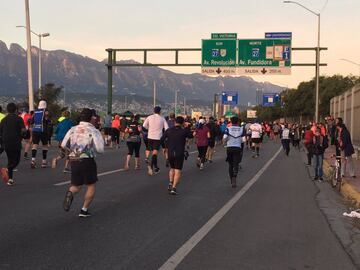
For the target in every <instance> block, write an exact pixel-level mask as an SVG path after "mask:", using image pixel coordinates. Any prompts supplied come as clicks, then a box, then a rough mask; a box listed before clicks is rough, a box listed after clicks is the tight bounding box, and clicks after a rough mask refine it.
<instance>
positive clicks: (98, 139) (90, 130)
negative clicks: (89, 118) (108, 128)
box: [61, 122, 104, 158]
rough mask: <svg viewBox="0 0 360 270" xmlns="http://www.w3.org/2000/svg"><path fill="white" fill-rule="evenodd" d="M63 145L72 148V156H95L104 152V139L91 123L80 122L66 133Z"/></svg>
mask: <svg viewBox="0 0 360 270" xmlns="http://www.w3.org/2000/svg"><path fill="white" fill-rule="evenodd" d="M61 147H63V148H68V149H70V155H69V156H70V157H79V158H94V157H95V156H96V153H103V152H104V139H103V137H102V136H101V133H100V131H99V130H97V129H96V128H95V127H94V126H93V125H92V124H91V123H88V122H80V124H79V125H77V126H75V127H72V128H71V129H70V130H69V131H68V132H67V133H66V135H65V138H64V140H63V141H62V143H61Z"/></svg>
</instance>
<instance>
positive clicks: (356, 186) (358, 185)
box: [324, 145, 360, 207]
mask: <svg viewBox="0 0 360 270" xmlns="http://www.w3.org/2000/svg"><path fill="white" fill-rule="evenodd" d="M334 154H335V148H334V146H333V145H331V146H329V148H328V149H326V151H325V156H324V173H325V175H326V176H329V174H330V171H331V168H330V166H331V165H334V162H335V160H334V159H331V158H330V156H331V155H334ZM354 164H355V175H356V178H352V177H349V175H345V177H344V178H343V185H342V187H341V194H342V195H343V196H344V197H345V198H347V199H349V200H351V201H352V202H353V203H355V204H356V205H357V206H359V207H360V160H356V159H355V158H354ZM327 178H328V179H329V177H327Z"/></svg>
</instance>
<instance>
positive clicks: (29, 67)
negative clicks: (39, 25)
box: [25, 0, 34, 111]
mask: <svg viewBox="0 0 360 270" xmlns="http://www.w3.org/2000/svg"><path fill="white" fill-rule="evenodd" d="M25 16H26V26H27V27H26V45H27V49H26V56H27V71H28V93H29V110H30V111H33V110H34V89H33V81H32V64H31V35H30V12H29V0H25Z"/></svg>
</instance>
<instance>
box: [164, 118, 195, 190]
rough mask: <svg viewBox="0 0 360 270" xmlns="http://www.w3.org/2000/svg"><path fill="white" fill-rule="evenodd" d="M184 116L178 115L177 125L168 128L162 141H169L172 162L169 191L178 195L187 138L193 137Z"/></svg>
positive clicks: (169, 156)
mask: <svg viewBox="0 0 360 270" xmlns="http://www.w3.org/2000/svg"><path fill="white" fill-rule="evenodd" d="M183 126H184V118H183V117H182V116H178V117H176V120H175V126H174V127H171V128H169V129H167V130H166V131H165V133H164V135H163V136H162V138H161V141H162V142H164V141H167V146H168V158H169V164H170V171H169V186H168V191H169V194H171V195H177V194H178V193H177V190H176V188H177V186H178V184H179V183H180V178H181V171H182V168H183V164H184V158H185V144H186V139H187V138H190V137H191V133H190V132H189V130H188V129H186V128H184V127H183Z"/></svg>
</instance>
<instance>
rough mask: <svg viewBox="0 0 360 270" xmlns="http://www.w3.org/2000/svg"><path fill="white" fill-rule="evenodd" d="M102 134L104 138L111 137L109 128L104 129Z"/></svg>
mask: <svg viewBox="0 0 360 270" xmlns="http://www.w3.org/2000/svg"><path fill="white" fill-rule="evenodd" d="M104 134H105V135H106V136H109V135H111V128H109V127H106V128H104Z"/></svg>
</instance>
